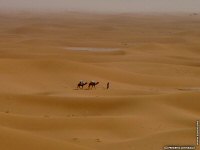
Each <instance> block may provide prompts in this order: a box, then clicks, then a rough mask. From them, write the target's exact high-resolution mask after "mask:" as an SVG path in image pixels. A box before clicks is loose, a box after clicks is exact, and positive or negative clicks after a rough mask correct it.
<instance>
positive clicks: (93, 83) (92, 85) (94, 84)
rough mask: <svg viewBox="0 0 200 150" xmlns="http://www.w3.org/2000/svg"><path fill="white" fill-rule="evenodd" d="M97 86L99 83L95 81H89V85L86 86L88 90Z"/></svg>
mask: <svg viewBox="0 0 200 150" xmlns="http://www.w3.org/2000/svg"><path fill="white" fill-rule="evenodd" d="M97 84H99V82H95V81H91V82H90V83H89V85H88V89H90V87H92V88H93V87H94V88H95V86H96V85H97Z"/></svg>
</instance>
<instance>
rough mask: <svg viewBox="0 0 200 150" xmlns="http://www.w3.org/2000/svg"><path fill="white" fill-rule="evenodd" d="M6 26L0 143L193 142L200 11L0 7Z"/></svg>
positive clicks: (58, 148)
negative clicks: (92, 85)
mask: <svg viewBox="0 0 200 150" xmlns="http://www.w3.org/2000/svg"><path fill="white" fill-rule="evenodd" d="M0 35H1V36H0V84H1V86H0V149H1V150H160V149H162V148H163V147H164V146H165V145H195V144H196V127H195V125H196V123H195V122H196V120H198V119H200V15H188V14H162V15H159V14H118V15H117V14H110V15H106V14H81V13H66V14H64V13H63V14H43V15H32V14H28V13H24V14H23V13H21V14H16V15H14V14H12V15H7V14H1V15H0ZM93 50H94V51H93ZM80 80H84V81H87V82H89V81H91V80H95V81H98V82H100V84H99V85H97V87H96V89H93V90H87V86H85V87H84V89H83V90H77V89H76V87H77V84H78V82H79V81H80ZM107 82H110V89H109V90H106V84H107Z"/></svg>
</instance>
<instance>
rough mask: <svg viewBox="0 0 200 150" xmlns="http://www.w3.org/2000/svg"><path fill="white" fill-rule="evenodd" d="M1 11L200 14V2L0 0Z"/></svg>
mask: <svg viewBox="0 0 200 150" xmlns="http://www.w3.org/2000/svg"><path fill="white" fill-rule="evenodd" d="M0 10H1V11H2V10H8V11H15V10H26V11H27V10H28V11H65V10H71V11H90V12H91V11H98V12H200V0H0Z"/></svg>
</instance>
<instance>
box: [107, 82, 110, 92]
mask: <svg viewBox="0 0 200 150" xmlns="http://www.w3.org/2000/svg"><path fill="white" fill-rule="evenodd" d="M109 88H110V83H109V82H108V83H107V90H108V89H109Z"/></svg>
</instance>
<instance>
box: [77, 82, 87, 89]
mask: <svg viewBox="0 0 200 150" xmlns="http://www.w3.org/2000/svg"><path fill="white" fill-rule="evenodd" d="M86 84H87V82H83V81H80V82H79V83H78V85H77V89H80V88H81V89H83V87H84V86H85V85H86Z"/></svg>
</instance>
